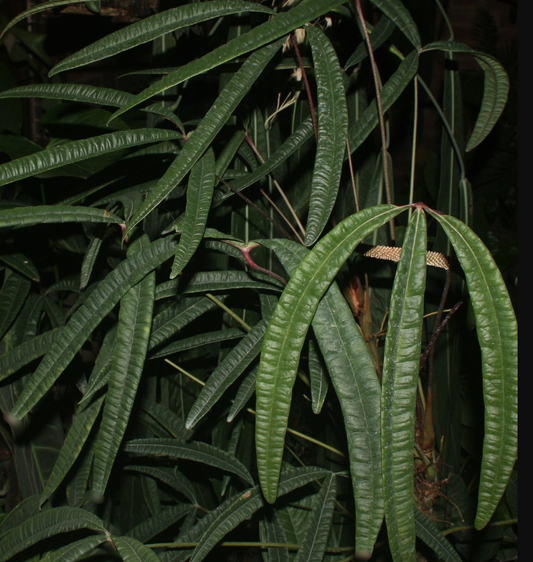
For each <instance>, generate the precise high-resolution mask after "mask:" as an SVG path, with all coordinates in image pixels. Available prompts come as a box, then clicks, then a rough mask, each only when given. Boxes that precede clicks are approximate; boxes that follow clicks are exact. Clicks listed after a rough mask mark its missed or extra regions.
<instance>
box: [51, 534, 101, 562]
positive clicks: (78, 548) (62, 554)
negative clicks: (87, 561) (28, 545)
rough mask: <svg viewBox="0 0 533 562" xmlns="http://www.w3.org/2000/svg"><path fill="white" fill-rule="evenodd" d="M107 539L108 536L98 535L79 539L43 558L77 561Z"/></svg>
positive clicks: (60, 561)
mask: <svg viewBox="0 0 533 562" xmlns="http://www.w3.org/2000/svg"><path fill="white" fill-rule="evenodd" d="M106 540H107V537H106V536H102V535H96V536H94V535H93V536H90V537H85V538H84V539H80V540H79V541H76V542H73V543H71V544H67V545H66V546H64V547H62V548H60V549H58V550H55V551H54V552H50V553H49V554H47V555H46V556H45V557H44V558H41V561H42V562H76V561H77V560H81V559H82V556H83V555H84V554H87V553H89V552H91V550H94V549H95V548H96V547H97V546H100V545H101V544H103V543H104V542H105V541H106Z"/></svg>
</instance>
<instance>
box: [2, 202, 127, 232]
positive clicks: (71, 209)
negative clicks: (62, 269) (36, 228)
mask: <svg viewBox="0 0 533 562" xmlns="http://www.w3.org/2000/svg"><path fill="white" fill-rule="evenodd" d="M63 222H102V223H109V224H120V223H123V222H124V219H121V218H120V217H117V216H116V215H113V214H112V213H110V212H109V211H105V210H103V209H93V208H91V207H75V206H70V205H39V206H38V207H17V208H16V209H5V210H3V211H0V228H2V227H7V226H17V227H21V226H31V225H33V224H44V223H63Z"/></svg>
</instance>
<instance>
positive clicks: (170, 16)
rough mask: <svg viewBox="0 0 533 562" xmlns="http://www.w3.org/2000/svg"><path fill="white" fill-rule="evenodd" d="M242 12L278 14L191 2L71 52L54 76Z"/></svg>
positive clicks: (225, 2) (232, 1)
mask: <svg viewBox="0 0 533 562" xmlns="http://www.w3.org/2000/svg"><path fill="white" fill-rule="evenodd" d="M240 12H263V13H266V14H274V13H275V12H274V11H273V10H271V9H270V8H267V7H266V6H261V5H259V4H256V3H253V2H244V1H243V0H212V1H211V2H205V3H198V4H187V5H185V6H180V7H178V8H173V9H170V10H165V11H163V12H160V13H159V14H156V15H154V16H151V17H148V18H145V19H143V20H141V21H138V22H136V23H133V24H131V25H128V26H127V27H125V28H124V29H120V30H119V31H115V32H114V33H111V34H110V35H107V36H106V37H104V38H103V39H100V40H98V41H96V42H95V43H93V44H92V45H89V46H88V47H85V48H84V49H82V50H81V51H78V52H77V53H74V54H73V55H70V56H69V57H67V58H66V59H64V60H62V61H61V62H60V63H58V64H57V65H56V66H54V68H52V70H51V71H50V76H53V75H54V74H58V73H59V72H64V71H65V70H71V69H73V68H77V67H79V66H84V65H86V64H91V63H93V62H96V61H98V60H102V59H105V58H108V57H111V56H113V55H116V54H118V53H121V52H123V51H126V50H128V49H132V48H133V47H137V46H138V45H142V44H143V43H147V42H148V41H152V40H153V39H156V38H157V37H161V36H162V35H165V34H166V33H172V32H173V31H177V30H178V29H183V28H184V27H190V26H193V25H196V24H198V23H201V22H204V21H208V20H210V19H213V18H219V17H223V16H228V15H231V14H236V13H240Z"/></svg>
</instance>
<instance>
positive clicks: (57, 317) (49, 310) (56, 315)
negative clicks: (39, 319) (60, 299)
mask: <svg viewBox="0 0 533 562" xmlns="http://www.w3.org/2000/svg"><path fill="white" fill-rule="evenodd" d="M43 308H44V310H45V311H46V315H47V316H48V319H49V320H50V324H51V325H52V328H54V329H55V328H60V327H61V326H64V325H65V314H64V313H63V311H62V310H61V308H60V306H59V304H57V303H56V302H55V301H54V300H52V299H51V298H50V297H49V296H44V297H43Z"/></svg>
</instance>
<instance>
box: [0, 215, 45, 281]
mask: <svg viewBox="0 0 533 562" xmlns="http://www.w3.org/2000/svg"><path fill="white" fill-rule="evenodd" d="M0 224H1V223H0ZM0 261H3V262H4V263H5V264H7V265H8V266H9V267H10V268H11V269H14V270H16V271H18V272H19V273H22V275H25V276H26V277H27V278H28V279H30V280H31V281H37V282H39V272H38V271H37V268H36V267H35V265H33V262H32V261H31V260H30V259H29V258H27V257H26V256H25V255H24V254H4V255H3V256H0Z"/></svg>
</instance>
